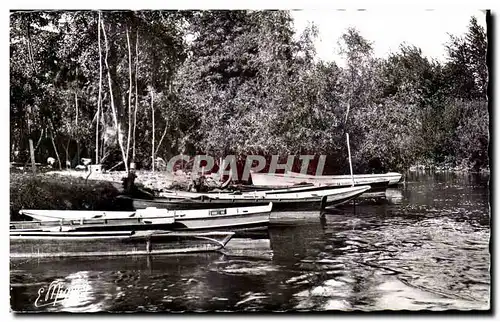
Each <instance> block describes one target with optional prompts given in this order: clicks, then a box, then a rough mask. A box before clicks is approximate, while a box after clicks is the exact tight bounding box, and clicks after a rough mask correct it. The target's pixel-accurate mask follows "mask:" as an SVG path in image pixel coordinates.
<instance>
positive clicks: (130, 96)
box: [126, 27, 132, 161]
mask: <svg viewBox="0 0 500 322" xmlns="http://www.w3.org/2000/svg"><path fill="white" fill-rule="evenodd" d="M126 33H127V47H128V78H129V86H128V136H127V161H128V159H129V158H128V157H129V151H130V136H131V133H132V53H131V52H130V37H129V34H128V27H127V29H126Z"/></svg>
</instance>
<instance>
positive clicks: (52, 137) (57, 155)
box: [50, 133, 62, 170]
mask: <svg viewBox="0 0 500 322" xmlns="http://www.w3.org/2000/svg"><path fill="white" fill-rule="evenodd" d="M50 140H51V141H52V146H53V147H54V152H55V153H56V157H57V163H59V170H62V165H61V159H60V158H59V152H57V147H56V143H55V142H54V134H53V133H51V134H50Z"/></svg>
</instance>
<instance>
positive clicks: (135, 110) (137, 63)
mask: <svg viewBox="0 0 500 322" xmlns="http://www.w3.org/2000/svg"><path fill="white" fill-rule="evenodd" d="M138 43H139V31H136V35H135V108H134V131H133V137H132V141H133V144H132V162H135V129H136V126H137V101H138V100H139V97H138V96H137V73H138V69H139V49H138Z"/></svg>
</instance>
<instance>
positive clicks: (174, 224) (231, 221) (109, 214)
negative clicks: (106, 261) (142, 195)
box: [11, 202, 273, 230]
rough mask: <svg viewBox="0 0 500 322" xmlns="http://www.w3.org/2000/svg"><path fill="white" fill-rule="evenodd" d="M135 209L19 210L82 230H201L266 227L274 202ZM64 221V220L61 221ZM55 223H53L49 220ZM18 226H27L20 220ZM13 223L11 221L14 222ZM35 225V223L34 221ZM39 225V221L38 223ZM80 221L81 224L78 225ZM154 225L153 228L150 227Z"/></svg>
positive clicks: (38, 218)
mask: <svg viewBox="0 0 500 322" xmlns="http://www.w3.org/2000/svg"><path fill="white" fill-rule="evenodd" d="M141 208H145V209H140V208H139V209H137V210H134V211H120V212H115V211H86V210H29V209H26V210H21V211H20V212H19V213H21V214H24V215H27V216H30V217H32V218H33V219H35V220H37V221H39V222H44V223H45V225H52V226H57V225H62V224H65V223H64V221H69V222H68V223H66V224H65V225H66V226H68V224H69V225H70V226H71V227H73V228H74V227H77V228H78V229H79V230H83V229H86V230H89V229H90V227H91V228H92V229H106V230H110V229H116V228H117V227H119V228H121V229H123V227H126V228H127V229H135V230H137V229H142V230H144V229H175V230H199V229H219V228H228V227H232V228H250V227H263V226H267V225H268V224H269V215H270V214H271V210H272V208H273V204H272V203H269V202H267V204H264V205H257V206H252V207H232V208H222V207H221V208H213V209H197V210H169V209H166V208H165V207H161V208H155V207H141ZM59 221H63V223H62V224H58V222H59ZM50 223H52V224H50ZM16 224H17V227H18V228H21V227H23V228H25V229H28V228H29V227H26V225H28V224H24V226H22V222H17V223H16ZM11 225H12V224H11ZM31 225H33V224H31ZM35 225H36V224H35ZM78 225H79V226H78ZM151 227H153V228H151Z"/></svg>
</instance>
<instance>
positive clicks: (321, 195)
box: [123, 185, 370, 210]
mask: <svg viewBox="0 0 500 322" xmlns="http://www.w3.org/2000/svg"><path fill="white" fill-rule="evenodd" d="M369 189H370V186H368V185H366V186H357V187H348V188H336V189H321V190H317V191H297V192H282V193H273V192H267V193H266V192H264V193H263V192H255V193H241V194H234V193H206V194H203V193H193V192H169V193H161V194H160V198H156V199H151V200H149V199H132V201H133V204H134V208H136V209H141V208H147V207H157V208H167V209H173V208H177V209H179V208H181V209H182V208H188V209H189V208H199V209H203V208H208V207H213V206H214V205H217V206H220V207H231V206H233V207H234V206H242V205H259V204H265V203H269V202H272V203H273V210H276V209H280V210H284V209H310V208H312V209H322V208H325V207H331V206H335V205H338V204H342V203H344V202H346V201H348V200H351V199H353V198H356V197H357V196H359V195H361V194H362V193H364V192H366V191H368V190H369ZM123 198H128V197H123Z"/></svg>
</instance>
